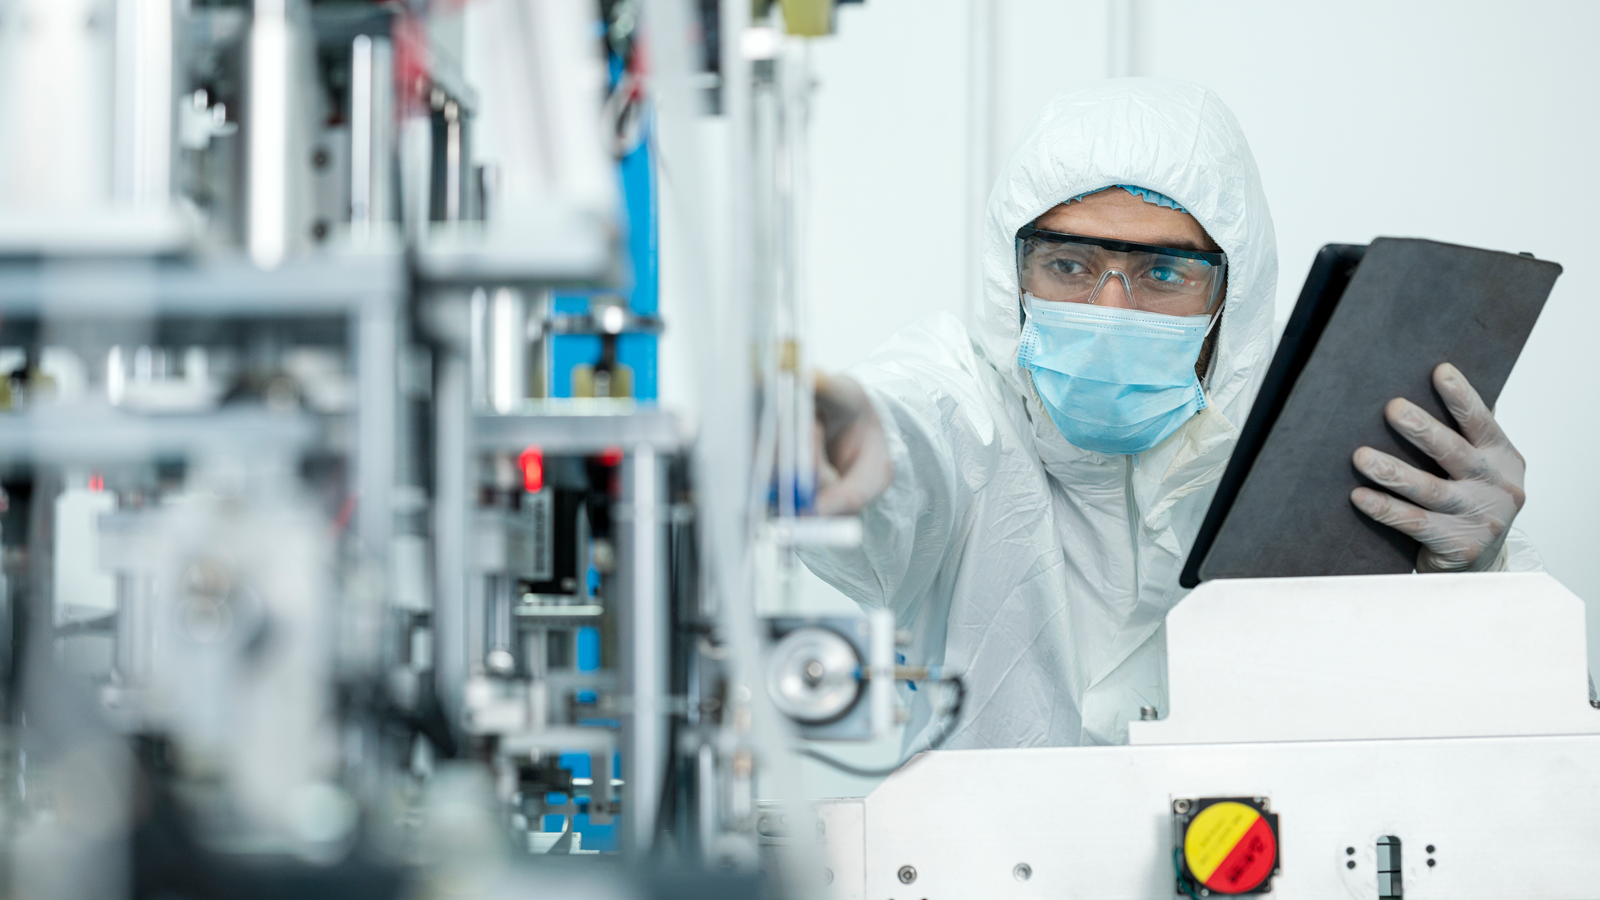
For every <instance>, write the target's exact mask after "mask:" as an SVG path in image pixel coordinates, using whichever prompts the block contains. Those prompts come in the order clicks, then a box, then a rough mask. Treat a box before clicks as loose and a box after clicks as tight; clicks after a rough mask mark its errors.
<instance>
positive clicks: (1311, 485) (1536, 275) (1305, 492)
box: [1186, 238, 1561, 581]
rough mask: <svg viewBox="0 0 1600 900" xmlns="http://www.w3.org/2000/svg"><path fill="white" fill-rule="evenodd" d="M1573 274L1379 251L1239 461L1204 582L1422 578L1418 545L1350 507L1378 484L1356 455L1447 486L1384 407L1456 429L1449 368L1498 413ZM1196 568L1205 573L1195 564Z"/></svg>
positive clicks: (1456, 251)
mask: <svg viewBox="0 0 1600 900" xmlns="http://www.w3.org/2000/svg"><path fill="white" fill-rule="evenodd" d="M1560 274H1561V267H1560V266H1559V265H1557V264H1555V263H1552V262H1546V261H1543V260H1537V259H1534V258H1532V257H1530V256H1523V255H1517V254H1511V253H1499V252H1495V251H1491V250H1480V249H1476V248H1473V247H1459V246H1455V245H1452V244H1442V243H1438V242H1435V241H1425V240H1415V239H1409V238H1378V239H1377V240H1375V241H1373V242H1372V244H1371V245H1370V246H1369V247H1368V248H1367V250H1366V253H1365V255H1364V256H1363V257H1362V259H1361V262H1360V264H1359V266H1357V268H1356V270H1355V274H1354V275H1353V276H1352V277H1351V278H1350V283H1349V286H1348V287H1346V288H1345V290H1344V293H1343V295H1342V296H1341V297H1339V298H1338V300H1337V305H1336V306H1335V307H1334V309H1333V313H1332V315H1331V316H1330V317H1329V318H1328V321H1327V325H1326V326H1325V327H1324V328H1323V330H1322V333H1321V335H1320V337H1319V338H1318V339H1317V340H1316V344H1315V347H1314V348H1313V349H1312V350H1311V352H1310V355H1309V356H1308V357H1307V358H1306V361H1305V366H1304V368H1303V369H1301V371H1300V373H1299V375H1298V377H1294V378H1293V386H1292V387H1291V388H1289V390H1288V396H1287V400H1286V401H1284V403H1283V404H1282V410H1281V412H1279V413H1278V415H1277V417H1276V420H1275V421H1273V422H1272V423H1271V425H1270V427H1269V429H1268V432H1267V437H1266V440H1265V442H1264V443H1263V444H1262V446H1261V450H1260V453H1259V454H1258V455H1256V457H1255V458H1254V459H1253V460H1248V459H1236V460H1234V463H1237V464H1239V465H1241V466H1244V467H1246V470H1245V474H1244V477H1243V482H1242V484H1241V486H1240V488H1239V490H1238V493H1237V495H1236V496H1234V497H1233V498H1232V503H1231V505H1229V506H1228V508H1227V509H1226V511H1225V514H1224V515H1223V516H1222V524H1221V527H1220V528H1219V529H1218V530H1217V533H1216V537H1215V539H1214V541H1213V542H1212V543H1211V546H1210V549H1209V552H1206V553H1205V555H1204V557H1203V559H1202V561H1201V562H1200V564H1199V566H1198V573H1199V579H1200V580H1202V581H1205V580H1210V579H1212V578H1262V577H1290V576H1306V575H1370V574H1385V573H1402V572H1410V571H1411V570H1412V569H1413V568H1414V567H1415V565H1416V558H1417V549H1418V545H1417V543H1416V541H1414V540H1412V539H1411V538H1408V537H1405V536H1404V535H1402V534H1400V533H1399V532H1397V531H1394V530H1393V529H1390V528H1388V527H1386V526H1383V525H1379V524H1377V523H1376V522H1374V521H1372V520H1371V519H1369V518H1367V517H1366V516H1365V515H1363V514H1362V513H1360V512H1359V511H1358V510H1356V508H1355V507H1354V505H1352V504H1351V502H1350V491H1351V490H1352V489H1354V488H1355V487H1356V486H1357V485H1358V484H1367V485H1368V486H1369V487H1370V486H1373V485H1371V484H1370V483H1369V482H1367V481H1366V480H1365V479H1364V478H1362V477H1361V476H1360V475H1359V474H1357V472H1356V470H1355V467H1354V465H1353V464H1352V463H1351V460H1350V457H1351V454H1352V453H1354V452H1355V450H1356V448H1357V447H1360V446H1362V445H1366V446H1369V447H1375V448H1377V449H1379V450H1382V451H1385V452H1387V453H1390V454H1393V455H1394V456H1397V457H1399V458H1400V459H1403V460H1406V461H1408V462H1410V463H1411V464H1412V465H1415V466H1418V467H1419V468H1422V469H1425V470H1427V471H1431V472H1434V473H1435V474H1441V475H1442V474H1443V473H1442V472H1441V470H1440V469H1439V467H1438V466H1437V464H1435V463H1434V462H1433V460H1432V459H1430V458H1429V457H1428V456H1426V455H1425V454H1424V453H1423V452H1422V451H1421V450H1418V449H1416V448H1415V447H1413V446H1412V445H1411V443H1410V442H1409V441H1407V440H1405V439H1404V438H1402V437H1400V436H1399V435H1398V434H1397V433H1396V432H1394V431H1393V430H1392V429H1390V428H1389V426H1388V423H1387V422H1386V421H1385V420H1384V418H1383V407H1384V404H1386V403H1388V401H1389V400H1390V399H1392V398H1394V397H1401V396H1403V397H1406V398H1408V399H1410V400H1412V401H1414V402H1415V403H1417V404H1418V405H1419V406H1421V407H1422V408H1423V409H1425V410H1427V411H1428V412H1429V413H1430V414H1432V415H1433V416H1434V417H1435V418H1437V419H1438V420H1439V421H1441V422H1444V423H1446V424H1447V425H1450V426H1451V427H1455V420H1454V419H1453V418H1452V417H1451V416H1450V414H1449V413H1448V412H1447V411H1446V410H1445V408H1444V404H1443V402H1442V401H1440V399H1439V397H1438V395H1437V394H1436V393H1435V392H1434V389H1433V381H1432V373H1433V369H1434V367H1435V366H1437V365H1438V364H1439V363H1442V362H1450V363H1454V364H1455V365H1456V367H1457V368H1459V369H1460V370H1461V371H1462V373H1463V374H1465V375H1466V377H1467V380H1468V381H1470V382H1471V383H1472V386H1473V387H1474V388H1476V389H1477V391H1478V393H1479V395H1481V396H1482V397H1483V400H1484V402H1485V403H1487V404H1488V405H1489V406H1490V407H1491V408H1492V407H1493V406H1494V404H1495V401H1496V400H1497V399H1498V398H1499V396H1500V389H1501V388H1502V387H1504V386H1505V382H1506V378H1507V376H1509V375H1510V374H1511V368H1512V366H1513V365H1515V364H1516V361H1517V356H1518V355H1519V354H1520V353H1521V352H1522V346H1523V344H1524V343H1525V342H1526V341H1527V339H1528V334H1529V332H1531V331H1532V330H1533V324H1534V322H1535V321H1536V320H1537V319H1538V317H1539V311H1540V310H1541V309H1542V308H1543V306H1544V301H1545V299H1546V298H1547V297H1548V296H1549V295H1550V289H1551V287H1552V286H1553V285H1554V284H1555V280H1556V276H1558V275H1560ZM1304 299H1305V298H1302V301H1303V300H1304ZM1258 402H1259V401H1258ZM1230 467H1231V466H1230ZM1227 499H1228V498H1226V497H1223V496H1221V495H1220V494H1219V496H1218V497H1217V501H1216V502H1226V501H1227ZM1215 512H1217V511H1216V510H1214V511H1213V513H1215ZM1197 549H1200V550H1202V551H1203V548H1197ZM1186 568H1188V569H1190V570H1191V571H1194V569H1195V567H1194V565H1193V560H1191V561H1190V565H1189V566H1188V567H1186ZM1186 580H1188V579H1186Z"/></svg>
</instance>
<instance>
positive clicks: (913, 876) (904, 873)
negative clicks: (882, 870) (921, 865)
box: [895, 866, 917, 884]
mask: <svg viewBox="0 0 1600 900" xmlns="http://www.w3.org/2000/svg"><path fill="white" fill-rule="evenodd" d="M895 875H896V876H897V877H898V878H899V879H900V883H901V884H910V883H911V882H913V881H916V880H917V870H916V869H913V868H911V867H910V866H901V867H900V871H899V872H896V873H895Z"/></svg>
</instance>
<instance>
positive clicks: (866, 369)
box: [803, 79, 1537, 749]
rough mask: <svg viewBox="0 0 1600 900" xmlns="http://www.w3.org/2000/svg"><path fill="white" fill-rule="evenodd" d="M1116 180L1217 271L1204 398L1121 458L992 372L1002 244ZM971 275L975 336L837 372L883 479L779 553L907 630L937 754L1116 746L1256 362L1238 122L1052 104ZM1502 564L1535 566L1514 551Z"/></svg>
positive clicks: (1258, 298) (1169, 86) (1152, 693)
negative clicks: (861, 416)
mask: <svg viewBox="0 0 1600 900" xmlns="http://www.w3.org/2000/svg"><path fill="white" fill-rule="evenodd" d="M1116 184H1129V185H1138V186H1141V187H1145V188H1149V189H1151V190H1155V191H1159V192H1160V193H1162V194H1165V195H1167V196H1168V197H1171V198H1172V199H1173V200H1175V201H1177V203H1178V204H1179V205H1180V206H1182V207H1183V208H1184V209H1186V210H1188V211H1189V213H1190V214H1191V215H1193V216H1194V217H1195V218H1196V219H1197V220H1198V221H1199V222H1200V224H1201V225H1202V226H1204V227H1205V229H1206V231H1207V232H1208V233H1209V234H1210V235H1211V237H1212V238H1213V239H1214V240H1215V241H1216V242H1217V244H1218V245H1220V246H1221V248H1222V250H1223V252H1225V253H1226V254H1227V256H1228V284H1227V294H1226V300H1225V305H1224V307H1223V312H1222V320H1221V321H1220V322H1219V323H1218V325H1217V327H1218V329H1219V330H1220V335H1219V337H1218V340H1217V344H1216V351H1215V355H1214V358H1213V362H1212V365H1211V370H1210V372H1209V375H1208V377H1207V379H1206V381H1205V387H1206V393H1207V397H1208V400H1209V405H1208V406H1207V408H1206V409H1205V410H1203V411H1201V412H1200V413H1199V414H1198V415H1196V416H1195V417H1194V418H1192V419H1190V420H1189V421H1188V422H1187V423H1186V424H1185V425H1184V426H1183V427H1182V428H1181V429H1179V430H1178V431H1177V432H1176V433H1175V434H1173V435H1172V436H1171V437H1170V438H1168V439H1167V440H1166V441H1164V442H1163V443H1161V444H1160V445H1159V446H1157V447H1155V448H1154V449H1152V450H1149V451H1147V452H1145V453H1142V454H1139V455H1138V456H1136V457H1133V456H1103V455H1100V454H1098V453H1093V452H1090V451H1087V450H1082V449H1079V448H1077V447H1074V446H1072V445H1071V444H1069V443H1068V442H1067V441H1066V439H1065V438H1063V437H1062V436H1061V433H1060V431H1058V430H1057V428H1056V427H1055V425H1054V424H1053V423H1052V422H1051V421H1050V418H1049V416H1048V415H1047V414H1046V413H1045V411H1044V409H1043V407H1042V406H1041V405H1040V403H1039V400H1038V399H1037V397H1036V395H1035V394H1034V391H1033V388H1032V384H1031V382H1030V381H1029V379H1028V377H1027V375H1026V374H1025V373H1024V372H1023V371H1022V370H1020V369H1019V368H1018V367H1017V364H1016V357H1017V343H1018V339H1019V335H1020V322H1019V294H1018V287H1017V271H1016V257H1015V249H1014V239H1015V235H1016V232H1017V229H1019V228H1020V227H1022V226H1023V225H1024V224H1027V223H1028V222H1031V221H1033V220H1034V219H1035V218H1037V217H1038V216H1040V215H1041V214H1043V213H1044V212H1046V211H1047V210H1049V209H1051V208H1052V207H1054V206H1055V205H1057V204H1058V203H1061V202H1063V201H1065V200H1067V199H1068V198H1071V197H1076V196H1078V195H1080V194H1084V193H1086V192H1091V191H1095V190H1097V189H1100V188H1105V187H1108V186H1111V185H1116ZM982 263H983V307H982V309H983V313H982V321H981V322H980V323H979V325H978V329H977V333H976V334H970V333H969V332H968V331H967V329H966V328H965V327H963V326H962V324H961V323H960V322H959V321H958V320H956V319H955V318H954V317H952V316H950V315H948V314H938V315H934V316H930V317H929V318H927V319H925V320H923V321H921V322H919V323H918V324H915V325H913V326H911V327H908V328H906V329H904V330H902V331H901V332H899V333H898V334H896V335H895V336H894V337H892V338H891V339H890V340H889V341H888V342H887V343H885V344H884V345H883V346H882V347H880V348H879V349H878V350H877V351H875V352H874V353H873V355H872V356H871V357H869V358H868V359H867V360H866V361H865V362H863V363H861V364H860V365H858V366H856V367H854V368H852V369H851V370H850V374H851V375H852V376H854V377H855V378H856V379H857V380H859V381H860V382H861V383H862V384H863V385H864V386H865V388H866V390H867V393H868V396H869V397H870V398H871V400H872V402H873V404H874V405H875V407H876V408H877V411H878V415H879V418H880V419H881V420H882V422H883V426H884V430H885V433H886V437H887V439H888V443H889V450H890V455H891V459H892V460H893V463H894V467H895V474H894V480H893V483H892V484H891V485H890V487H889V488H888V489H887V490H886V491H885V492H884V493H883V494H882V495H881V496H879V497H878V498H877V499H875V500H874V501H872V502H871V503H870V504H869V505H868V506H867V508H866V509H865V510H864V511H863V513H862V521H863V526H864V531H865V538H864V541H863V543H862V545H861V546H860V547H859V548H854V549H848V550H837V549H836V550H811V551H807V552H806V553H804V554H803V558H804V559H805V561H806V563H807V565H809V566H810V568H811V569H812V570H813V571H814V572H816V573H817V574H818V575H819V576H821V577H822V578H823V579H824V580H825V581H827V582H829V583H830V584H832V585H833V586H835V587H836V588H838V589H839V590H840V591H842V592H843V593H844V594H846V595H847V596H849V597H851V598H853V599H855V600H856V601H858V602H860V603H863V604H866V605H870V606H886V607H888V608H889V609H891V610H892V611H893V612H894V614H895V620H896V623H897V626H898V627H900V628H902V629H908V630H910V631H911V633H912V635H913V641H912V644H911V646H910V647H908V648H906V650H905V655H906V657H907V659H908V660H909V661H911V662H913V663H917V664H922V663H942V664H943V665H944V666H946V667H947V668H949V669H953V670H955V671H958V672H962V673H964V675H965V679H966V684H967V701H966V707H965V709H964V711H963V713H962V716H961V721H960V723H959V724H958V725H957V726H956V728H955V730H954V731H953V732H952V733H951V734H950V736H949V738H948V739H947V740H946V741H945V743H944V745H943V746H944V747H946V748H952V749H954V748H968V747H1033V746H1067V745H1076V744H1106V743H1125V742H1126V741H1127V734H1128V728H1127V723H1128V721H1129V720H1130V719H1133V718H1137V717H1138V716H1139V714H1140V708H1141V707H1145V706H1153V707H1155V708H1156V709H1157V710H1158V711H1160V713H1161V714H1163V715H1164V714H1165V713H1166V709H1167V699H1166V676H1165V647H1164V632H1163V623H1164V619H1165V616H1166V613H1167V611H1168V610H1169V609H1171V608H1172V607H1173V605H1174V604H1176V603H1177V602H1178V600H1179V599H1181V597H1182V596H1183V594H1184V591H1183V590H1182V589H1181V588H1180V587H1179V586H1178V572H1179V570H1180V569H1181V568H1182V566H1183V563H1184V560H1185V559H1186V558H1187V556H1188V552H1189V548H1190V546H1191V545H1192V544H1193V542H1194V538H1195V534H1196V532H1197V531H1198V530H1199V526H1200V521H1201V519H1202V518H1203V517H1204V515H1205V511H1206V507H1207V505H1208V504H1209V503H1210V501H1211V497H1212V495H1213V493H1214V492H1215V490H1216V483H1217V481H1218V479H1219V478H1220V477H1221V475H1222V471H1223V469H1224V467H1225V466H1226V465H1227V462H1228V457H1229V456H1230V454H1231V453H1232V452H1233V448H1234V445H1235V443H1236V441H1237V438H1238V430H1237V426H1238V425H1241V424H1243V422H1244V419H1245V416H1246V414H1247V413H1248V411H1249V408H1250V403H1251V402H1252V401H1253V400H1254V398H1255V395H1256V391H1257V389H1258V388H1259V387H1260V384H1261V379H1262V376H1263V374H1264V373H1265V371H1266V367H1267V363H1268V361H1269V360H1270V358H1271V355H1272V341H1273V329H1272V318H1273V301H1274V297H1275V294H1276V288H1277V276H1278V261H1277V249H1276V243H1275V239H1274V235H1273V228H1272V217H1271V214H1270V213H1269V212H1268V210H1267V201H1266V196H1265V194H1264V193H1263V191H1262V188H1261V180H1260V176H1259V174H1258V172H1257V170H1256V164H1255V160H1254V158H1253V157H1252V156H1251V153H1250V148H1249V146H1248V145H1247V144H1246V142H1245V138H1244V134H1243V133H1242V131H1241V130H1240V128H1239V124H1238V122H1237V121H1236V120H1235V119H1234V117H1233V114H1232V113H1231V112H1230V111H1229V110H1228V109H1227V107H1226V106H1224V105H1223V104H1222V101H1221V100H1220V99H1218V98H1217V96H1216V95H1215V94H1213V93H1212V92H1211V91H1209V90H1207V89H1205V88H1203V87H1199V86H1196V85H1192V84H1186V83H1182V82H1174V81H1165V80H1157V79H1119V80H1115V81H1107V82H1101V83H1099V84H1096V85H1093V86H1090V87H1087V88H1084V89H1081V90H1077V91H1072V92H1070V93H1066V94H1063V95H1061V96H1059V97H1057V98H1056V99H1055V100H1054V101H1052V102H1051V103H1050V104H1049V105H1047V106H1046V107H1045V108H1044V109H1043V110H1042V111H1041V112H1040V113H1039V115H1038V116H1037V117H1036V118H1035V119H1034V121H1033V123H1032V124H1031V125H1030V126H1029V128H1028V130H1027V131H1026V132H1025V134H1024V135H1023V137H1022V139H1021V140H1020V142H1019V143H1018V144H1017V147H1016V148H1015V150H1014V151H1013V152H1012V154H1011V157H1010V159H1009V160H1007V162H1006V164H1005V167H1004V169H1003V171H1002V172H1001V174H1000V177H999V180H998V181H997V182H996V184H995V187H994V191H993V192H992V193H991V194H990V196H989V204H988V210H987V213H986V215H985V219H984V232H983V261H982ZM1515 537H1516V536H1515V535H1513V540H1515ZM1511 557H1512V562H1513V568H1525V567H1534V566H1536V565H1537V563H1536V557H1534V556H1533V554H1532V553H1531V548H1529V549H1527V550H1523V549H1521V548H1518V547H1513V550H1512V553H1511ZM1518 563H1522V565H1518ZM901 690H902V693H903V694H904V693H905V688H904V686H902V688H901ZM928 693H929V692H928V691H926V690H924V691H922V692H919V693H918V694H915V695H911V697H912V698H915V699H917V700H921V701H922V702H915V703H913V718H912V721H911V725H910V727H909V729H908V731H907V735H906V744H907V746H908V747H909V748H920V747H922V746H924V745H925V741H926V739H927V738H928V737H929V736H930V734H931V732H932V730H933V728H932V726H933V724H934V723H933V722H932V721H931V719H932V716H931V710H930V707H929V704H928V703H927V702H926V699H925V698H926V697H927V696H928Z"/></svg>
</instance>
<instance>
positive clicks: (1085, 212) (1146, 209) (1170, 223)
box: [1033, 191, 1218, 252]
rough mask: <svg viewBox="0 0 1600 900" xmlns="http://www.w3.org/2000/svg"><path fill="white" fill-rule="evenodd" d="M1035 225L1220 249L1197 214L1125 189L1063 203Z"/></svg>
mask: <svg viewBox="0 0 1600 900" xmlns="http://www.w3.org/2000/svg"><path fill="white" fill-rule="evenodd" d="M1033 224H1034V226H1035V227H1038V228H1042V229H1044V230H1045V231H1060V232H1064V233H1066V234H1079V235H1083V236H1084V237H1097V238H1107V239H1110V240H1118V241H1132V242H1134V243H1139V244H1155V245H1157V246H1161V247H1175V248H1178V249H1183V250H1206V251H1212V252H1215V251H1216V250H1217V249H1218V248H1217V245H1216V243H1215V242H1214V241H1212V240H1211V238H1210V236H1209V235H1207V234H1206V230H1205V229H1204V228H1202V227H1201V226H1200V223H1199V221H1197V220H1196V219H1195V218H1194V216H1191V215H1189V214H1188V213H1185V212H1179V211H1178V210H1175V209H1168V208H1166V207H1164V206H1158V205H1156V204H1154V203H1147V202H1145V201H1144V200H1141V199H1139V198H1138V197H1135V196H1133V195H1132V194H1129V193H1127V192H1125V191H1101V192H1100V193H1097V194H1090V195H1089V196H1087V197H1084V198H1083V199H1082V200H1077V201H1074V202H1072V203H1062V204H1059V205H1057V206H1055V207H1054V208H1052V209H1051V210H1050V211H1048V212H1046V213H1045V214H1044V215H1042V216H1040V217H1039V218H1037V219H1035V220H1034V222H1033Z"/></svg>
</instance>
